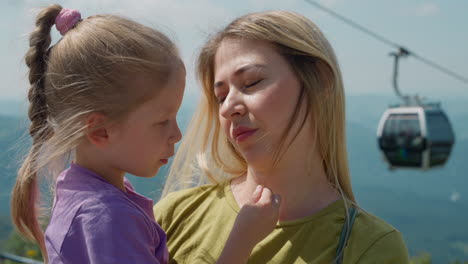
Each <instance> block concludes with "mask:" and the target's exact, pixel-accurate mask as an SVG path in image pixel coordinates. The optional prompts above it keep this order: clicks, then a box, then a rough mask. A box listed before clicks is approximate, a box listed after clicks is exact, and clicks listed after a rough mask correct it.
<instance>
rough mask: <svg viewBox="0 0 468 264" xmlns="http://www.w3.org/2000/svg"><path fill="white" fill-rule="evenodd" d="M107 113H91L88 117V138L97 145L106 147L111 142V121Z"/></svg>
mask: <svg viewBox="0 0 468 264" xmlns="http://www.w3.org/2000/svg"><path fill="white" fill-rule="evenodd" d="M107 121H108V119H107V117H106V116H105V115H103V114H101V113H91V114H89V115H88V116H87V117H86V121H85V122H86V138H87V139H88V141H89V142H90V143H91V144H93V145H95V146H97V147H104V146H106V145H107V144H108V143H109V133H108V130H109V123H108V122H107Z"/></svg>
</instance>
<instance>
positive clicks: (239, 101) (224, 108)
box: [220, 89, 246, 119]
mask: <svg viewBox="0 0 468 264" xmlns="http://www.w3.org/2000/svg"><path fill="white" fill-rule="evenodd" d="M245 112H246V107H245V104H244V100H243V95H242V93H241V92H239V91H237V90H235V89H231V91H229V93H228V95H227V96H226V98H225V99H224V102H223V103H222V105H221V109H220V114H221V116H223V117H224V118H226V119H231V118H233V117H235V116H243V115H244V114H245Z"/></svg>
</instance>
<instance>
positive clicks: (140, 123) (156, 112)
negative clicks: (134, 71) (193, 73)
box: [110, 67, 185, 177]
mask: <svg viewBox="0 0 468 264" xmlns="http://www.w3.org/2000/svg"><path fill="white" fill-rule="evenodd" d="M131 86H132V87H129V88H130V89H139V88H144V89H146V90H148V89H147V88H150V89H151V88H152V89H158V90H159V91H158V92H157V94H156V96H154V98H152V99H150V100H149V101H147V102H145V103H144V104H143V105H141V106H139V107H137V108H136V109H135V110H134V111H133V112H131V113H130V114H129V116H128V118H127V119H126V120H125V121H124V123H123V124H121V125H118V127H117V128H116V129H115V131H114V132H113V133H114V134H113V142H114V144H113V146H112V147H113V149H112V151H111V152H110V153H112V154H111V155H113V157H112V158H111V160H112V162H113V166H114V167H115V168H116V169H118V170H120V171H125V172H128V173H130V174H133V175H135V176H141V177H152V176H154V175H155V174H156V173H157V172H158V170H159V168H160V167H161V166H163V165H164V164H166V163H167V161H168V159H169V157H171V156H173V155H174V144H175V143H176V142H178V141H179V140H180V139H181V133H180V130H179V127H178V125H177V121H176V115H177V111H178V110H179V107H180V105H181V102H182V97H183V93H184V88H185V69H184V68H183V67H178V69H177V70H174V72H173V73H172V74H171V76H170V78H169V80H168V82H167V84H166V85H165V87H158V83H157V82H155V81H154V80H152V79H151V78H145V77H144V75H140V76H136V78H134V79H133V81H132V82H131Z"/></svg>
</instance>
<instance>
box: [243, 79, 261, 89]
mask: <svg viewBox="0 0 468 264" xmlns="http://www.w3.org/2000/svg"><path fill="white" fill-rule="evenodd" d="M261 81H263V80H262V79H260V80H258V81H255V82H252V83H249V84H246V85H245V88H250V87H253V86H255V85H257V84H258V83H259V82H261Z"/></svg>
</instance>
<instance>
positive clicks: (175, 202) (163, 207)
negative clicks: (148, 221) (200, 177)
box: [153, 184, 224, 222]
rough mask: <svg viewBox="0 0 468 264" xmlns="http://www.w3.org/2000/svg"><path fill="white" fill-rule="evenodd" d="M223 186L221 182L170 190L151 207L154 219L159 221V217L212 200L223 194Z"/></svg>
mask: <svg viewBox="0 0 468 264" xmlns="http://www.w3.org/2000/svg"><path fill="white" fill-rule="evenodd" d="M223 186H224V185H223V184H209V185H202V186H198V187H193V188H189V189H185V190H180V191H175V192H171V193H169V194H167V195H166V196H165V197H163V198H162V199H161V200H159V201H158V202H157V203H156V205H155V206H154V207H153V211H154V214H155V216H156V219H157V220H158V222H159V220H161V219H159V218H160V217H163V216H164V217H165V218H166V217H170V216H171V215H177V214H178V213H179V212H180V211H182V210H186V209H187V208H195V207H198V206H200V205H201V204H203V203H204V202H207V201H209V202H213V200H215V199H219V198H221V197H222V196H224V188H223Z"/></svg>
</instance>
